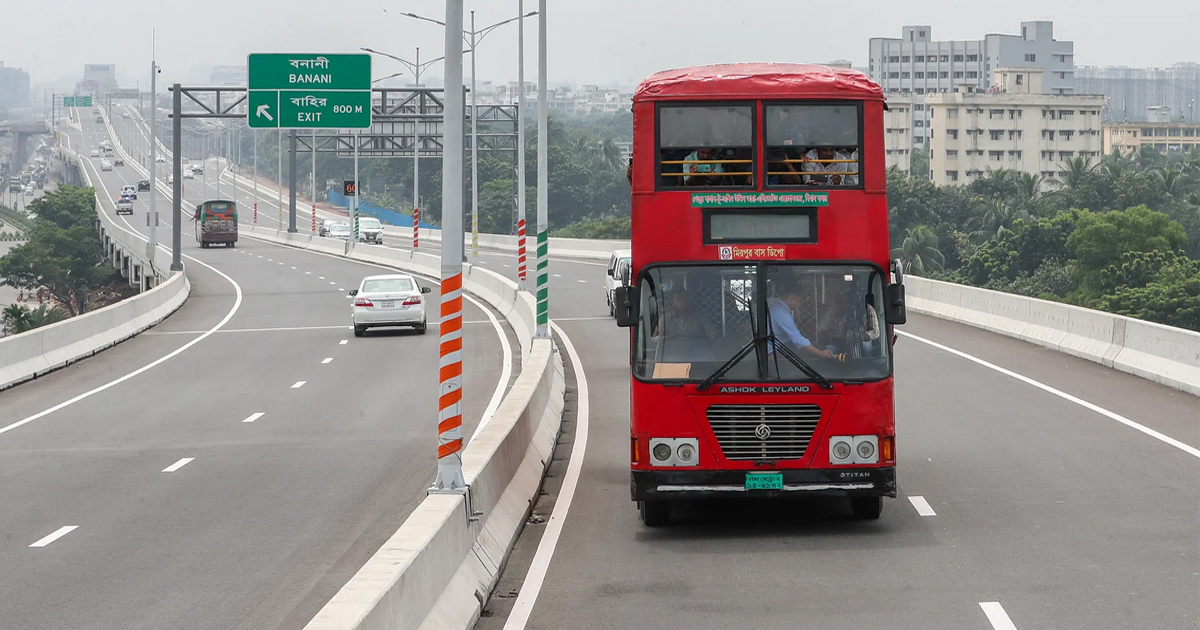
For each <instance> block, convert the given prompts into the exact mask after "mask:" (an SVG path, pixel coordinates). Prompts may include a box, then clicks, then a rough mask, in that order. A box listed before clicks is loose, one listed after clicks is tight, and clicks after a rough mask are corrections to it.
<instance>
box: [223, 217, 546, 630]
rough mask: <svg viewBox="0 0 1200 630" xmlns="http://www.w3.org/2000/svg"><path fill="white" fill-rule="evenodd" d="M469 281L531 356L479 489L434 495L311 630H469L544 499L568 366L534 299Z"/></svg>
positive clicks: (289, 239) (472, 457)
mask: <svg viewBox="0 0 1200 630" xmlns="http://www.w3.org/2000/svg"><path fill="white" fill-rule="evenodd" d="M246 234H247V236H249V237H251V238H258V239H261V240H264V241H267V242H272V243H277V244H282V245H290V246H293V247H299V248H303V249H309V250H312V251H322V252H325V253H333V254H335V255H340V256H344V257H346V258H349V259H352V260H360V261H363V262H369V263H374V264H378V265H383V266H387V267H392V268H395V269H399V270H403V271H408V272H410V273H417V274H421V275H426V276H432V277H435V278H436V277H439V276H440V275H441V260H440V258H439V257H437V256H432V255H429V254H424V253H414V252H411V251H407V250H398V249H391V248H387V247H381V246H377V245H364V244H361V243H359V244H355V245H353V246H352V247H347V244H346V243H345V242H343V241H340V240H336V239H328V238H321V237H303V238H298V237H297V235H294V234H287V233H286V232H277V231H275V230H264V229H261V228H258V229H255V228H252V229H250V230H249V231H248V232H247V233H246ZM464 273H465V274H466V282H465V284H464V287H465V289H466V290H467V292H468V293H471V294H472V295H475V296H477V297H479V298H481V299H482V300H483V301H485V302H487V303H488V304H490V305H491V306H492V307H493V308H495V309H496V310H498V311H499V312H500V313H501V314H502V315H504V317H505V318H506V319H507V320H508V322H509V324H510V325H511V326H512V328H513V330H514V332H515V333H516V335H517V338H518V339H519V340H520V343H521V350H522V359H521V373H520V374H518V375H517V378H516V380H515V381H514V383H513V385H512V387H511V388H510V389H509V391H508V393H507V394H506V395H505V397H504V399H503V400H502V401H501V403H500V405H499V407H498V408H497V410H496V413H495V415H493V416H492V418H491V420H490V421H488V422H487V424H486V425H485V426H483V427H482V428H481V429H480V431H479V433H478V435H476V436H475V438H474V439H472V440H471V441H470V442H469V443H468V444H467V446H466V448H465V449H464V451H463V456H462V457H463V476H464V478H465V479H466V481H467V484H468V485H469V486H470V492H469V493H468V494H465V495H464V494H431V495H429V496H428V497H426V499H425V500H424V501H422V502H421V504H420V505H418V506H417V508H416V509H415V510H414V511H413V512H412V514H410V515H409V517H408V518H407V519H406V520H405V522H404V524H403V525H402V526H401V527H400V529H399V530H398V531H397V532H396V533H395V534H394V535H393V536H392V537H391V538H390V539H389V540H388V541H387V542H386V543H384V545H383V546H382V547H380V549H379V550H378V551H376V552H375V554H374V555H373V556H372V557H371V559H370V560H368V561H367V563H366V564H365V565H364V566H363V567H362V568H361V569H360V570H359V571H358V573H357V574H355V576H354V577H353V578H351V580H350V581H349V582H348V583H346V585H345V586H343V587H342V588H341V590H339V591H338V593H337V594H336V595H334V597H333V599H331V600H330V601H329V602H328V603H327V604H326V605H325V606H324V607H323V608H322V609H321V611H320V612H318V613H317V615H316V616H315V617H314V618H313V619H312V620H311V621H310V622H309V623H308V625H307V626H305V628H306V630H365V629H372V630H382V629H385V628H386V629H389V630H395V629H413V630H415V629H417V628H422V627H428V628H443V629H450V628H453V629H462V630H466V629H467V628H470V627H471V626H472V625H473V624H474V623H475V621H476V620H477V619H478V618H479V614H480V612H481V611H482V609H483V603H484V602H486V601H487V597H488V595H489V594H490V593H491V590H492V588H494V586H495V584H496V581H497V580H498V579H499V576H500V570H501V569H502V568H503V566H504V562H505V560H506V559H507V558H508V554H509V553H510V551H511V550H512V546H513V545H514V544H515V543H516V539H517V536H518V534H520V532H521V528H522V527H523V526H524V523H525V519H526V517H527V515H528V513H529V510H530V507H531V506H532V504H533V501H534V500H535V499H536V498H537V493H538V490H539V488H540V487H541V480H542V475H543V474H544V473H545V470H546V467H547V465H548V464H549V462H550V458H551V453H552V452H553V449H554V444H555V441H556V439H557V436H558V431H559V427H560V424H561V421H562V413H563V405H564V397H565V391H566V383H565V377H564V373H563V364H562V359H561V357H560V356H559V354H558V352H557V350H556V349H555V348H554V344H553V343H552V342H551V341H550V340H545V339H536V340H535V339H533V331H534V323H535V317H536V316H535V309H536V303H535V301H534V299H533V297H532V296H531V295H530V294H529V293H528V292H523V291H518V290H517V286H516V283H514V282H513V281H511V280H509V279H507V278H504V277H503V276H500V275H499V274H496V273H493V272H492V271H489V270H487V269H482V268H472V267H470V266H469V265H467V266H466V268H465V269H464ZM431 437H432V434H431ZM430 448H433V441H432V439H431V440H430ZM430 472H431V474H432V471H430Z"/></svg>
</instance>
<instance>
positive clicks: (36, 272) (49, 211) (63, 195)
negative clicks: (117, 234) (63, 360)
mask: <svg viewBox="0 0 1200 630" xmlns="http://www.w3.org/2000/svg"><path fill="white" fill-rule="evenodd" d="M29 208H30V211H31V212H32V213H34V214H35V215H36V217H37V218H36V219H33V220H32V221H31V222H30V226H29V228H28V230H27V231H26V233H25V236H26V238H27V240H26V242H25V243H23V244H21V245H17V246H16V247H14V248H12V249H11V250H9V252H8V253H7V254H6V255H4V256H3V257H0V278H2V279H3V281H2V282H3V284H6V285H8V286H11V287H13V288H16V289H20V290H23V291H25V292H26V294H27V295H36V293H37V291H38V290H39V289H41V290H42V291H43V292H44V294H45V295H46V296H47V297H48V298H49V302H48V303H47V304H45V305H44V306H45V308H42V309H40V311H39V309H33V310H31V311H29V312H28V313H27V315H28V317H25V318H22V317H20V316H19V314H18V313H17V312H16V311H12V313H11V314H10V313H9V312H8V311H7V310H6V311H5V315H4V322H5V326H6V328H7V327H12V328H13V330H16V328H17V327H18V326H28V327H27V328H25V329H26V330H28V329H30V328H36V327H37V326H40V325H45V324H48V323H52V321H57V320H54V319H53V318H54V317H57V315H56V313H57V312H58V310H61V311H62V312H63V313H65V315H67V316H75V315H79V314H82V313H85V312H87V311H89V310H91V309H93V308H98V307H100V306H105V305H107V304H110V303H113V302H116V301H120V300H121V299H123V298H125V297H127V296H128V295H129V294H130V293H131V291H132V289H129V288H128V287H127V286H126V283H125V281H124V279H122V278H121V276H120V274H119V273H118V272H117V271H116V270H114V269H113V268H112V267H110V266H108V265H106V264H105V257H104V248H103V245H102V244H101V242H100V238H99V237H98V236H97V231H96V213H95V193H94V191H93V190H92V189H91V188H74V187H71V186H61V187H59V189H58V190H56V191H54V192H49V193H46V194H45V195H44V196H42V197H40V198H38V199H37V200H36V201H33V202H32V203H30V204H29ZM17 306H18V307H20V305H17ZM27 310H28V309H27ZM39 313H40V314H39Z"/></svg>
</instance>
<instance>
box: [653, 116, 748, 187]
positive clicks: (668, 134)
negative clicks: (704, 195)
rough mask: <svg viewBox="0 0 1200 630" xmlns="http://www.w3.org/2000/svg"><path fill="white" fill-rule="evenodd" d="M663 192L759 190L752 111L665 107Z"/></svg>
mask: <svg viewBox="0 0 1200 630" xmlns="http://www.w3.org/2000/svg"><path fill="white" fill-rule="evenodd" d="M658 149H659V152H658V160H659V171H658V172H659V186H660V187H662V188H678V187H684V186H687V187H692V186H723V187H739V186H746V187H749V186H753V185H754V109H753V107H752V106H750V105H663V106H661V107H660V108H659V111H658Z"/></svg>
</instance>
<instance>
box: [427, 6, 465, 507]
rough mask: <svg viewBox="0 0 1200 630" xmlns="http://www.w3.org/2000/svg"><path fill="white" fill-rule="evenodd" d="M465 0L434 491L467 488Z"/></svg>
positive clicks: (450, 20)
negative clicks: (464, 426) (464, 421)
mask: <svg viewBox="0 0 1200 630" xmlns="http://www.w3.org/2000/svg"><path fill="white" fill-rule="evenodd" d="M462 18H463V0H446V23H445V24H446V92H445V112H446V113H445V118H444V120H445V123H444V125H445V131H446V133H445V135H444V140H443V142H444V147H445V150H444V151H443V152H442V230H443V231H442V264H441V272H442V278H441V280H442V286H441V298H442V299H441V325H440V326H439V327H438V333H439V335H440V337H441V338H440V340H439V348H438V354H439V357H440V358H439V361H438V367H439V379H440V382H439V383H438V470H437V478H436V479H435V480H434V482H433V487H432V488H430V492H433V493H439V492H440V493H463V492H466V490H467V487H466V486H467V484H466V481H465V480H464V479H463V473H462V454H461V453H462V448H463V438H462V400H463V391H462V385H463V383H462V353H463V334H462V304H463V296H462V250H463V230H462V218H463V215H462V210H463V208H462V196H463V189H462V184H463V181H462V180H463V164H462V162H463V113H464V112H463V109H464V103H463V101H464V99H463V77H462V71H463V62H462V55H463V53H462V46H461V45H460V43H459V42H460V41H461V39H460V38H461V37H462Z"/></svg>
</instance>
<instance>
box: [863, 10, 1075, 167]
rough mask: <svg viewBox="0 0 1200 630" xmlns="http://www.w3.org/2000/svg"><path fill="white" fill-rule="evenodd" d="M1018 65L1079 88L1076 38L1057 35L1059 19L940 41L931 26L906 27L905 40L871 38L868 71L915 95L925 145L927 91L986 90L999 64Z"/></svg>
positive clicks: (892, 88)
mask: <svg viewBox="0 0 1200 630" xmlns="http://www.w3.org/2000/svg"><path fill="white" fill-rule="evenodd" d="M1015 66H1020V67H1039V68H1043V69H1044V70H1045V71H1046V77H1045V80H1044V83H1043V88H1044V89H1045V91H1046V92H1048V93H1050V94H1070V93H1072V92H1074V90H1075V79H1074V68H1075V43H1074V42H1070V41H1061V42H1060V41H1058V40H1055V39H1054V23H1053V22H1022V23H1021V34H1020V35H1004V34H990V35H985V36H984V37H983V39H979V40H952V41H934V40H933V28H932V27H930V26H905V27H904V28H903V29H902V33H901V37H900V38H899V39H895V38H888V37H873V38H871V41H870V64H869V66H868V68H867V71H868V74H870V75H871V78H873V79H874V80H875V81H876V82H877V83H879V85H880V86H882V87H883V89H884V91H885V92H887V93H888V94H911V95H912V98H913V114H914V115H913V118H912V142H913V144H914V145H915V146H916V147H919V148H924V146H925V145H926V142H927V138H928V137H929V134H928V133H927V130H928V128H929V126H928V123H929V116H928V111H927V110H926V108H925V95H926V94H947V93H950V92H954V91H955V90H956V89H957V88H958V86H959V85H963V84H966V85H972V86H976V87H978V88H980V89H986V88H987V87H988V86H990V85H992V79H993V76H992V74H993V71H994V69H995V68H998V67H1015Z"/></svg>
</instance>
